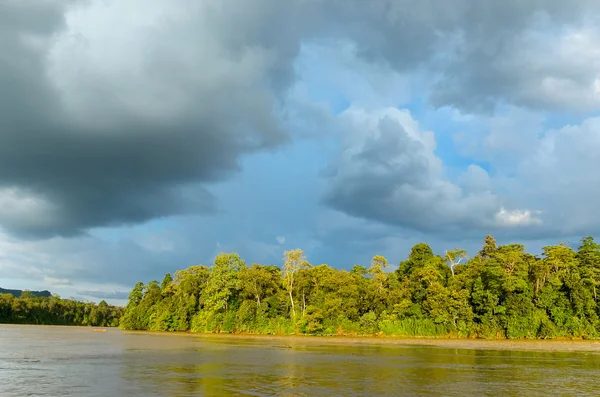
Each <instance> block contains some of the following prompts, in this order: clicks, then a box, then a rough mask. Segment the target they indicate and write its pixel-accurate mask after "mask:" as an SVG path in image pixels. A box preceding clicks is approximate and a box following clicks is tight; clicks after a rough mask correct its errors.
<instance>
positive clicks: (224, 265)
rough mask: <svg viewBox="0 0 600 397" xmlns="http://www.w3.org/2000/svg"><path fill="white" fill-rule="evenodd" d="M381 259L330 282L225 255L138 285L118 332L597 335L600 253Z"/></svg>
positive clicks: (424, 249) (586, 241) (491, 246)
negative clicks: (394, 264)
mask: <svg viewBox="0 0 600 397" xmlns="http://www.w3.org/2000/svg"><path fill="white" fill-rule="evenodd" d="M388 270H389V269H388V261H387V260H386V258H384V257H383V256H379V255H377V256H375V257H373V259H372V261H371V263H370V266H369V267H363V266H359V265H356V266H354V267H353V268H352V269H351V270H338V269H334V268H332V267H330V266H328V265H325V264H322V265H318V266H314V265H312V264H310V263H309V262H308V261H307V260H306V258H305V256H304V253H303V252H302V251H301V250H299V249H296V250H291V251H287V252H285V253H284V258H283V263H282V266H281V267H278V266H269V265H260V264H251V265H247V264H246V263H245V262H244V261H243V260H242V259H241V258H240V256H239V255H237V254H235V253H222V254H220V255H218V256H217V257H216V259H215V261H214V265H213V266H211V267H207V266H202V265H198V266H191V267H189V268H187V269H184V270H178V271H176V272H175V273H174V275H173V277H172V276H171V275H170V274H166V275H165V277H164V279H163V280H162V282H158V281H156V280H155V281H151V282H149V283H147V284H144V283H142V282H138V283H137V284H136V285H135V287H134V288H133V290H132V291H131V293H130V295H129V301H128V304H127V306H126V308H125V314H124V316H123V318H122V319H121V327H122V328H124V329H129V330H157V331H158V330H160V331H192V332H231V333H258V334H317V335H319V334H325V335H397V336H451V337H479V338H556V337H567V338H572V337H577V338H595V337H598V336H599V335H600V321H599V317H598V316H599V314H600V310H599V305H598V292H599V291H598V289H599V286H600V245H598V244H597V243H595V242H594V240H593V238H592V237H585V238H583V239H582V240H581V244H580V246H579V247H578V248H577V249H576V250H575V249H573V248H571V247H569V246H568V245H567V244H559V245H554V246H547V247H544V249H543V254H542V255H541V256H539V257H538V256H534V255H531V254H529V253H527V252H526V251H525V247H524V246H523V245H521V244H508V245H497V243H496V241H495V240H494V238H493V237H491V236H489V235H488V236H486V237H485V241H484V244H483V247H482V248H481V250H480V251H479V252H478V253H477V254H476V255H474V256H472V257H470V258H468V257H467V253H466V252H465V251H464V250H461V249H455V250H452V251H447V252H445V253H444V254H443V255H436V254H434V253H433V251H432V249H431V248H430V247H429V246H428V245H427V244H425V243H420V244H417V245H415V246H414V247H413V248H412V250H411V252H410V254H409V255H408V257H407V258H406V259H405V260H403V261H402V262H401V263H400V264H399V267H398V268H397V270H395V271H388Z"/></svg>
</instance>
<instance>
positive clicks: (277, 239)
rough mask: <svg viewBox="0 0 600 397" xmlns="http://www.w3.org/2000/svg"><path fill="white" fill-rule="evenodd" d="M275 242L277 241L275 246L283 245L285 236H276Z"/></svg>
mask: <svg viewBox="0 0 600 397" xmlns="http://www.w3.org/2000/svg"><path fill="white" fill-rule="evenodd" d="M275 240H276V241H277V244H279V245H282V244H285V236H277V237H275Z"/></svg>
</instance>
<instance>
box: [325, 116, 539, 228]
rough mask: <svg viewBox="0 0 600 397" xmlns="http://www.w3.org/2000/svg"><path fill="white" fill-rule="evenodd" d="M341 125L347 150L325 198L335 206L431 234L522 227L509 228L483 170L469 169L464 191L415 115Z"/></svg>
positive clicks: (352, 118) (357, 118)
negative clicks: (446, 171) (450, 173)
mask: <svg viewBox="0 0 600 397" xmlns="http://www.w3.org/2000/svg"><path fill="white" fill-rule="evenodd" d="M343 118H344V121H345V122H346V124H345V125H346V126H347V130H346V135H345V136H344V144H343V145H342V149H341V151H340V153H339V155H338V156H337V158H336V159H335V160H334V162H333V163H332V165H331V168H330V170H329V177H328V189H327V190H326V192H325V196H324V201H325V203H326V204H328V205H329V206H330V207H332V208H334V209H338V210H340V211H343V212H345V213H347V214H349V215H353V216H357V217H363V218H366V219H371V220H377V221H379V222H383V223H386V224H390V225H395V226H400V227H404V228H408V229H414V230H418V231H421V232H429V233H447V232H450V231H453V230H461V231H463V232H465V233H470V232H471V231H475V230H479V231H480V232H481V230H484V229H490V228H496V227H497V226H500V225H502V226H516V225H517V224H516V223H514V222H512V221H511V222H506V219H505V218H506V217H505V215H504V214H505V213H504V212H502V211H503V210H502V209H501V206H502V200H501V198H500V197H498V195H496V194H495V193H494V192H493V191H492V190H491V186H490V181H489V177H488V175H487V173H486V171H485V170H483V169H482V168H481V167H478V166H476V165H471V166H469V167H468V168H467V171H466V173H465V174H464V175H461V177H459V181H460V182H462V183H463V185H464V186H461V185H459V184H457V183H455V182H452V181H450V180H449V179H448V178H446V177H445V169H444V164H443V161H442V160H441V159H440V158H439V157H438V156H437V155H436V154H435V149H436V142H435V137H434V134H433V132H431V131H423V130H421V128H420V126H419V124H418V122H417V121H416V120H414V119H413V118H412V116H411V114H410V112H409V111H407V110H398V109H395V108H388V109H383V110H379V111H375V112H365V111H364V110H362V109H356V108H351V109H349V110H348V111H347V112H345V114H344V115H343ZM504 211H505V210H504ZM512 211H517V212H515V213H518V214H520V213H521V211H525V212H524V213H528V212H526V210H519V209H515V210H512ZM498 213H500V214H501V216H500V217H498V216H497V214H498ZM510 219H512V218H510Z"/></svg>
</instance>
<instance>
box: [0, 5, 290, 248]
mask: <svg viewBox="0 0 600 397" xmlns="http://www.w3.org/2000/svg"><path fill="white" fill-rule="evenodd" d="M91 3H93V2H91ZM88 5H89V4H88V3H81V4H80V5H79V6H80V7H84V11H83V12H84V13H85V7H88ZM89 6H90V7H92V6H93V5H89ZM2 7H3V10H2V11H3V12H1V13H0V31H2V33H3V34H2V38H1V39H0V45H1V46H0V51H1V55H0V56H1V57H2V58H0V59H2V60H3V62H1V63H0V87H1V93H0V105H2V106H0V204H1V205H2V209H0V224H1V225H2V226H3V227H5V228H6V229H8V230H9V231H11V232H13V233H17V234H19V235H24V236H28V235H33V236H49V235H54V234H62V235H71V234H77V233H79V232H81V231H83V230H85V229H86V228H90V227H95V226H108V225H119V224H127V223H137V222H142V221H146V220H149V219H152V218H155V217H161V216H168V215H174V214H181V213H188V212H197V211H212V210H214V209H215V203H214V199H213V197H212V196H211V195H210V194H209V193H208V192H207V190H206V189H205V188H204V187H203V186H198V185H197V183H199V182H212V181H219V180H223V179H224V178H226V177H227V176H228V175H230V174H231V173H232V172H235V171H238V170H239V164H238V161H239V157H240V155H242V154H244V153H250V152H253V151H256V150H261V149H264V148H270V147H274V146H277V145H279V144H281V143H282V142H284V141H285V140H286V139H287V137H286V134H285V133H284V132H283V131H282V130H281V128H280V126H279V125H278V122H277V119H276V118H275V117H274V116H273V111H274V97H273V95H272V94H271V93H270V92H269V90H268V89H267V88H266V84H267V83H268V81H267V80H269V79H270V78H272V80H269V81H271V82H273V83H274V84H276V85H284V84H285V82H286V81H287V80H289V77H286V76H285V74H286V66H285V65H282V63H281V61H280V60H279V59H278V56H279V54H275V55H273V57H274V60H273V61H270V60H269V59H268V58H269V57H270V56H271V55H270V53H269V52H270V51H273V52H274V53H276V52H277V49H271V48H269V47H268V46H269V45H270V44H271V43H268V42H261V41H260V39H261V38H258V39H257V40H256V42H255V44H256V45H257V46H261V45H264V47H263V50H262V51H261V49H260V48H259V50H257V51H256V54H252V53H251V54H249V55H248V56H247V57H246V59H247V60H244V59H241V60H239V59H235V58H236V57H242V58H243V57H244V55H243V54H241V53H240V54H237V55H236V54H233V55H232V57H233V59H224V60H223V59H221V60H219V59H210V58H207V59H201V58H202V57H203V55H204V53H208V54H207V55H209V56H210V55H213V54H211V53H210V52H211V48H210V47H211V46H212V44H211V43H209V44H206V45H205V47H206V48H200V49H198V48H195V47H197V45H196V43H195V41H194V40H191V39H186V37H179V38H178V37H172V38H173V39H174V40H175V39H181V40H184V42H183V43H182V44H181V45H182V48H181V49H180V52H179V53H175V54H173V53H171V52H172V51H174V50H172V49H170V48H168V47H166V45H168V44H169V43H168V42H165V43H162V44H165V47H161V42H160V41H161V40H164V37H162V36H160V33H162V32H161V31H160V30H161V29H157V31H156V32H152V31H151V32H150V33H149V36H150V37H149V38H150V39H154V38H155V39H156V43H154V45H155V47H152V46H149V47H148V43H147V42H145V41H144V40H141V39H140V42H139V43H134V44H139V46H140V47H142V50H143V53H142V54H137V56H138V58H139V59H137V61H138V62H139V63H140V66H141V68H142V69H139V70H137V74H135V75H131V74H128V73H129V72H131V70H128V67H130V65H129V64H128V63H127V61H126V60H123V59H116V60H115V59H112V60H111V59H108V57H110V56H115V55H118V54H114V53H111V52H110V50H109V51H107V52H106V53H105V54H102V55H103V56H106V57H107V58H106V59H100V62H101V64H99V65H94V64H92V63H91V61H93V60H94V59H93V57H94V56H95V54H93V51H95V50H97V49H98V48H100V50H99V51H100V52H102V51H104V50H103V49H102V48H101V47H99V46H100V45H102V44H103V43H100V39H102V38H103V37H102V33H100V36H98V32H95V31H94V28H93V27H90V28H89V30H88V31H84V32H83V33H82V32H79V31H77V26H76V25H75V27H73V26H72V25H73V23H71V24H70V26H67V25H68V24H67V22H68V19H67V21H65V19H64V18H63V15H64V13H65V12H66V11H67V10H66V7H67V4H66V3H58V2H56V3H40V4H37V3H28V2H25V3H20V2H9V3H8V4H4V5H3V6H2ZM150 8H151V7H150ZM115 11H119V10H118V9H117V10H115ZM90 12H92V13H93V10H92V11H90ZM78 17H79V16H77V15H75V16H72V18H78ZM106 22H108V21H106ZM175 22H177V21H175ZM232 22H233V21H232ZM167 25H168V24H167ZM173 25H174V23H173V24H172V25H171V26H162V29H164V30H167V31H168V32H171V33H172V34H175V35H176V34H177V33H181V34H183V33H186V32H185V31H184V32H174V31H176V28H175V26H173ZM188 25H190V24H188ZM185 27H186V26H184V28H185ZM187 28H188V29H192V28H193V26H191V25H190V26H187ZM237 28H240V26H237ZM100 29H101V30H102V29H104V30H110V29H111V27H110V26H108V25H106V26H102V27H101V28H100ZM83 30H85V27H84V28H83ZM173 32H174V33H173ZM134 33H135V32H134ZM190 33H191V32H190ZM199 33H210V32H199ZM215 33H216V32H215ZM225 33H227V34H221V36H220V37H217V40H221V43H218V44H219V45H222V47H223V48H220V49H219V50H218V51H216V52H219V51H222V50H223V51H225V50H228V47H226V46H225V45H227V44H231V46H230V47H229V49H230V50H232V51H234V52H235V51H237V50H238V47H241V46H242V43H236V39H240V38H241V37H243V35H244V32H239V33H238V34H236V35H230V34H229V33H228V32H225ZM77 34H79V35H83V34H89V37H83V38H82V39H81V40H82V41H83V42H84V44H85V45H84V46H82V47H78V46H77V43H75V44H73V43H71V42H70V40H71V39H72V37H73V36H74V37H77ZM94 35H96V36H94ZM269 37H270V36H269ZM269 37H265V38H269ZM186 40H187V41H186ZM270 40H275V41H276V39H270ZM108 44H109V45H114V46H118V45H119V43H117V42H112V43H111V42H109V43H108ZM201 45H202V44H200V46H201ZM273 45H277V43H273ZM49 48H50V49H51V50H49ZM124 49H125V50H133V49H134V48H133V46H132V47H128V46H125V47H124ZM283 50H284V51H289V49H288V48H283ZM185 51H189V53H191V55H192V56H196V59H192V60H191V62H188V63H187V64H186V63H185V61H186V59H185V57H186V56H190V54H186V53H185ZM239 51H240V52H243V51H244V50H243V49H239ZM292 51H293V50H292ZM135 56H136V55H135V54H132V57H135ZM70 57H72V58H70ZM169 57H170V60H169ZM177 57H179V58H177ZM182 58H183V59H182ZM201 60H202V61H203V62H204V63H202V62H200V61H201ZM177 61H181V63H178V62H177ZM196 61H198V62H196ZM102 62H106V64H107V65H109V66H110V65H111V62H116V69H115V70H114V73H113V71H108V72H107V71H106V70H105V69H104V68H103V66H104V65H103V64H102ZM211 63H213V65H212V66H211ZM222 66H226V67H230V68H231V70H218V69H219V68H220V67H222ZM207 71H208V73H212V74H217V73H219V72H220V73H222V75H221V76H217V77H220V78H221V81H216V83H221V84H222V86H216V87H215V86H212V85H211V84H213V81H207V80H203V77H202V76H201V75H202V74H203V73H207ZM228 74H230V75H231V76H228ZM260 78H262V79H263V81H259V80H258V81H257V79H260ZM136 85H138V86H136ZM136 89H137V91H136V92H135V93H134V95H133V96H131V92H132V90H136ZM161 95H165V96H166V97H165V98H161ZM144 100H147V101H148V102H149V103H148V104H147V105H146V106H144V103H143V101H144ZM171 100H179V101H181V104H179V107H177V108H176V109H174V110H173V111H171V113H169V111H168V110H169V106H170V103H169V102H170V101H171ZM165 108H166V109H167V111H165V112H166V114H158V115H157V114H156V113H157V111H158V112H159V113H160V112H162V111H164V109H165Z"/></svg>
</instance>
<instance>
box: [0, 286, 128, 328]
mask: <svg viewBox="0 0 600 397" xmlns="http://www.w3.org/2000/svg"><path fill="white" fill-rule="evenodd" d="M123 312H124V309H123V308H122V307H118V306H112V305H109V304H107V303H106V302H105V301H101V302H100V303H99V304H97V305H96V304H95V303H93V302H80V301H76V300H74V299H61V298H59V297H57V296H50V297H36V296H34V295H33V294H31V293H30V291H23V293H22V294H21V295H20V296H19V297H15V296H13V295H12V294H0V323H3V324H39V325H91V326H96V327H97V326H99V327H117V326H119V319H120V318H121V316H122V315H123Z"/></svg>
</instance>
